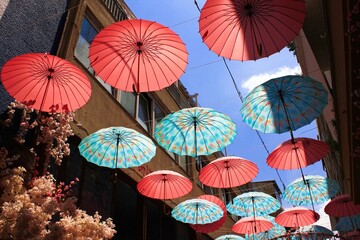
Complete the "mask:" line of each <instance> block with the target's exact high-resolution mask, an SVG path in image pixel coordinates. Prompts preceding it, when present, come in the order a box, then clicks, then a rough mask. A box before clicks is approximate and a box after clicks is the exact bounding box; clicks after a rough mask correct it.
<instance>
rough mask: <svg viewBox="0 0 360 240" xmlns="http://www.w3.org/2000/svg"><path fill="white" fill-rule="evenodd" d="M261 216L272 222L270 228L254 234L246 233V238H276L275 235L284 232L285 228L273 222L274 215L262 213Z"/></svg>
mask: <svg viewBox="0 0 360 240" xmlns="http://www.w3.org/2000/svg"><path fill="white" fill-rule="evenodd" d="M262 217H263V218H265V219H267V220H269V221H270V222H271V223H272V224H273V226H272V228H270V229H269V230H267V231H265V232H260V233H256V234H246V235H245V239H246V240H263V239H273V238H276V237H277V236H281V235H283V234H284V233H286V229H285V228H284V227H283V226H280V225H279V224H277V223H276V222H275V217H272V216H269V215H264V216H262Z"/></svg>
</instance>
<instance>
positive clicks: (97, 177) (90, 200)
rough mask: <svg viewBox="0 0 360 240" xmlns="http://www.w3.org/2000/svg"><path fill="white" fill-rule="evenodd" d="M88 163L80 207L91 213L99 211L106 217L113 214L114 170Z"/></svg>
mask: <svg viewBox="0 0 360 240" xmlns="http://www.w3.org/2000/svg"><path fill="white" fill-rule="evenodd" d="M111 170H112V169H109V168H104V167H99V166H97V165H95V164H92V163H88V164H87V166H86V168H85V174H84V180H83V181H84V182H83V187H82V193H81V200H80V207H81V208H83V209H85V210H86V211H87V212H89V213H90V214H94V213H95V212H96V211H98V212H99V214H100V215H101V216H103V217H104V218H107V217H110V214H111V197H112V190H113V181H114V177H113V174H114V173H113V171H111Z"/></svg>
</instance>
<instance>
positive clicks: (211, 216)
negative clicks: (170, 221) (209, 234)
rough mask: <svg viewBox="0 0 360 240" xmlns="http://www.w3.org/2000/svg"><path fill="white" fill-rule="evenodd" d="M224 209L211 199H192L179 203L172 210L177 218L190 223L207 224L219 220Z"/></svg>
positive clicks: (172, 213)
mask: <svg viewBox="0 0 360 240" xmlns="http://www.w3.org/2000/svg"><path fill="white" fill-rule="evenodd" d="M223 214H224V211H223V210H221V208H220V207H219V206H218V205H216V204H215V203H212V202H210V201H207V200H204V199H190V200H186V201H184V202H181V203H180V204H178V205H177V206H176V207H174V209H173V210H172V211H171V215H172V216H173V218H175V219H176V220H178V221H180V222H183V223H190V224H207V223H213V222H215V221H218V220H219V219H220V218H221V217H222V216H223Z"/></svg>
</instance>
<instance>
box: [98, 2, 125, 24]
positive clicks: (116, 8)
mask: <svg viewBox="0 0 360 240" xmlns="http://www.w3.org/2000/svg"><path fill="white" fill-rule="evenodd" d="M102 2H103V3H104V5H105V6H106V7H107V8H108V10H109V11H110V12H111V14H112V15H113V17H114V18H115V20H116V21H121V20H124V19H126V18H127V17H126V14H125V12H124V10H123V8H122V7H121V5H120V3H119V2H118V1H117V0H102Z"/></svg>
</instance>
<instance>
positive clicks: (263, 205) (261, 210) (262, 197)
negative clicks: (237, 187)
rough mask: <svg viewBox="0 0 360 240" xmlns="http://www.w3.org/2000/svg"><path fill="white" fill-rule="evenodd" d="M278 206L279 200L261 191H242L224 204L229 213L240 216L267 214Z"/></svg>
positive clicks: (274, 210)
mask: <svg viewBox="0 0 360 240" xmlns="http://www.w3.org/2000/svg"><path fill="white" fill-rule="evenodd" d="M279 208H280V202H279V201H278V200H277V199H275V198H274V197H272V196H270V195H269V194H266V193H263V192H247V193H243V194H241V195H239V196H237V197H235V198H234V199H233V201H232V202H229V203H228V204H227V205H226V209H227V210H228V212H229V213H231V214H234V215H237V216H241V217H249V216H254V215H255V216H263V215H268V214H270V213H273V212H276V211H277V210H278V209H279Z"/></svg>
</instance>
